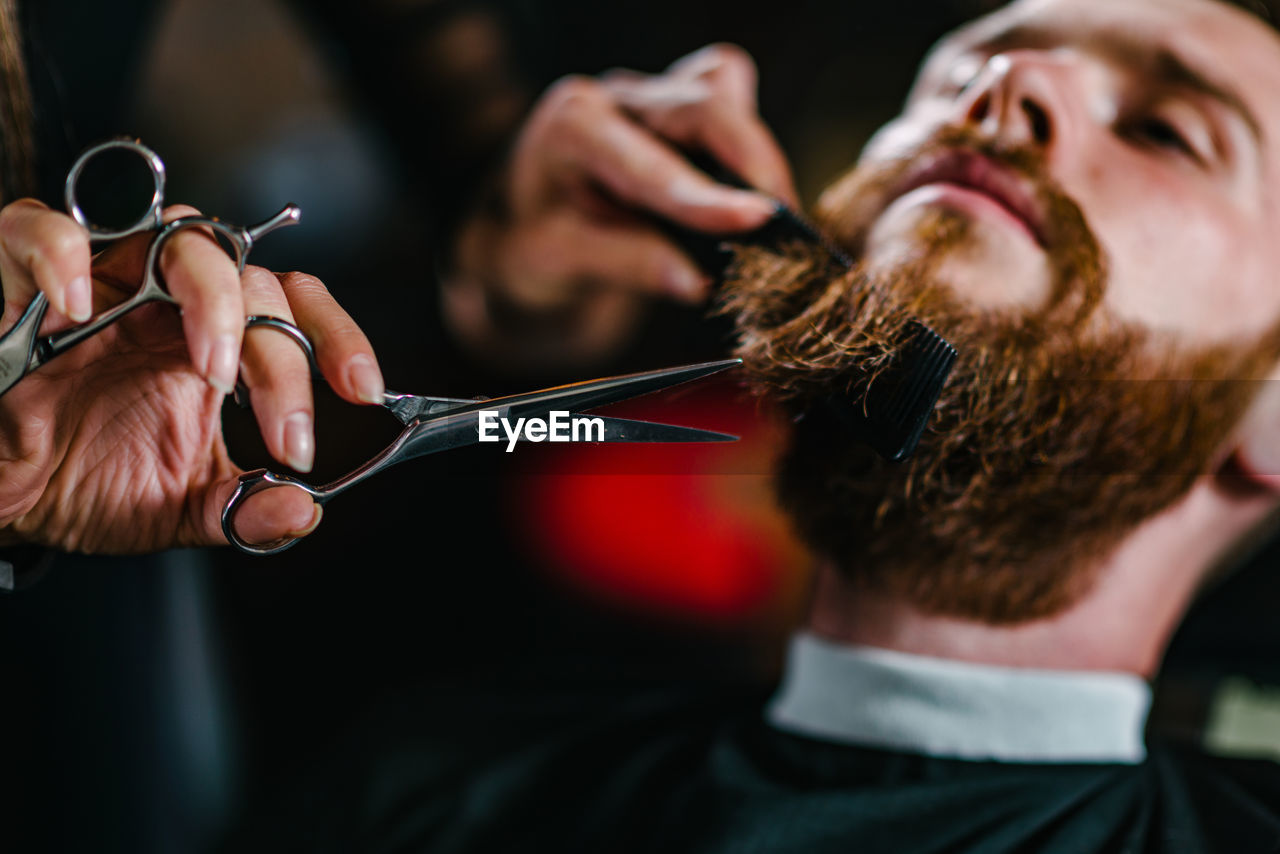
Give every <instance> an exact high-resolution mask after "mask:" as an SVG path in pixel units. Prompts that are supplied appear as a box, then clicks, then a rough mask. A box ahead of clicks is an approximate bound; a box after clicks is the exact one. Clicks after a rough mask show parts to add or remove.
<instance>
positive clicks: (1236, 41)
mask: <svg viewBox="0 0 1280 854" xmlns="http://www.w3.org/2000/svg"><path fill="white" fill-rule="evenodd" d="M1277 75H1280V39H1277V37H1276V36H1275V34H1274V33H1273V32H1271V31H1270V30H1268V29H1267V28H1266V27H1265V26H1264V25H1263V24H1262V23H1261V22H1259V21H1257V20H1255V19H1253V18H1252V17H1250V16H1248V15H1247V14H1245V13H1243V12H1240V11H1239V10H1236V9H1234V8H1231V7H1227V6H1225V5H1223V4H1220V3H1218V2H1212V0H1124V2H1115V0H1023V2H1020V3H1016V4H1014V5H1013V6H1011V7H1009V8H1006V9H1005V10H1002V11H1001V12H999V13H997V14H996V15H993V16H991V17H988V18H986V19H983V20H981V21H979V22H977V23H976V24H974V25H971V26H970V27H968V28H966V29H965V30H964V31H962V32H961V33H959V34H957V35H955V36H953V37H951V38H949V39H948V40H946V41H944V42H943V43H942V44H941V45H940V46H939V47H938V48H936V49H935V51H934V52H933V54H932V55H931V58H930V59H929V61H928V62H927V63H926V64H925V66H924V68H923V70H922V73H921V76H920V78H919V80H918V81H917V84H916V86H915V88H914V90H913V92H912V95H911V97H910V99H909V100H908V104H907V107H906V109H905V111H904V113H903V115H902V116H901V117H900V118H899V119H897V120H895V121H894V122H892V123H890V124H889V125H888V126H886V128H884V129H883V130H882V131H881V133H880V134H878V135H877V136H876V138H875V139H873V140H872V142H871V143H870V144H869V146H868V147H867V149H866V151H865V152H864V154H863V157H862V158H861V160H860V162H859V165H858V166H857V168H855V169H854V170H853V171H852V172H851V173H850V174H848V175H846V176H845V177H844V178H842V179H840V180H839V181H837V182H836V183H835V184H834V185H832V187H831V188H829V189H828V191H827V192H826V193H825V194H824V195H823V197H822V199H821V200H820V202H819V206H818V211H817V218H818V220H819V222H820V224H821V225H822V226H824V227H825V228H826V230H827V231H828V232H829V233H830V234H831V235H832V236H833V237H834V238H836V239H837V240H838V241H839V242H841V243H842V244H843V245H844V246H846V247H847V248H848V249H849V250H850V251H851V252H853V253H854V254H855V255H856V256H857V257H858V259H859V261H858V264H857V265H856V267H855V269H854V270H852V271H849V272H846V273H842V274H836V273H835V271H833V270H832V268H831V265H830V264H829V263H828V261H827V259H825V258H823V257H822V256H821V253H817V252H814V251H812V250H805V249H803V248H799V247H797V248H795V250H794V251H792V252H789V253H784V254H781V255H779V254H771V253H767V252H763V251H756V250H751V251H744V252H743V253H742V254H741V256H740V257H739V261H738V266H737V276H736V277H735V280H734V281H733V282H732V283H731V286H730V287H729V289H728V290H727V292H726V302H727V307H728V309H729V310H730V311H732V312H733V313H735V314H736V316H737V318H738V324H739V328H740V331H741V333H742V344H741V354H742V355H743V357H744V358H745V360H746V362H747V366H748V369H749V370H750V371H751V372H752V375H753V378H754V379H755V381H756V382H757V384H758V385H759V387H760V388H761V389H762V390H763V391H764V392H765V393H767V394H771V395H773V396H775V397H778V398H780V399H782V400H783V401H784V403H786V404H787V405H788V406H790V407H791V408H792V409H793V410H794V411H795V412H796V413H797V414H799V415H800V416H801V417H800V418H799V420H798V421H797V424H796V429H795V430H794V433H793V436H792V441H791V445H790V448H789V451H788V452H787V454H786V456H785V457H784V460H783V462H782V467H781V471H780V474H779V491H780V496H781V499H782V502H783V504H784V506H785V507H786V508H787V509H788V511H789V512H790V513H791V514H792V516H793V517H794V519H795V521H796V524H797V526H798V527H799V528H800V531H801V533H802V534H803V535H804V537H805V538H806V539H807V540H808V542H809V543H810V545H811V546H812V547H813V548H814V549H815V550H816V551H817V552H818V553H819V554H821V555H823V556H824V557H826V558H829V559H831V560H833V561H834V562H835V564H836V565H837V567H839V568H840V569H842V570H843V571H845V573H846V574H847V575H848V576H849V577H851V578H852V579H854V580H855V582H857V583H860V584H864V585H867V586H869V587H873V588H876V589H880V590H884V591H888V592H890V593H893V594H897V595H901V596H903V597H905V598H906V599H907V600H908V601H910V602H913V603H914V604H916V605H917V606H919V607H921V608H923V609H925V610H928V611H932V612H937V613H945V614H951V615H955V616H961V617H967V618H973V619H979V620H984V621H988V622H993V623H1011V622H1018V621H1023V620H1029V619H1034V618H1039V617H1044V616H1048V615H1051V614H1054V613H1057V612H1059V611H1061V610H1063V609H1064V608H1066V607H1068V606H1069V605H1070V604H1072V603H1073V602H1074V601H1076V600H1077V599H1078V598H1079V597H1080V596H1081V595H1082V594H1083V593H1084V592H1086V591H1087V590H1088V588H1089V585H1090V583H1091V581H1092V579H1093V575H1094V570H1095V569H1096V567H1097V565H1098V563H1099V561H1100V560H1101V559H1102V558H1103V557H1104V556H1105V555H1106V553H1107V552H1108V551H1109V550H1111V549H1113V548H1114V547H1115V546H1116V545H1117V544H1118V543H1119V542H1120V540H1121V539H1122V538H1123V537H1124V535H1125V534H1126V533H1128V532H1129V531H1131V530H1133V528H1134V527H1135V526H1136V525H1137V524H1138V523H1140V522H1141V521H1143V520H1144V519H1147V518H1149V517H1151V516H1153V515H1154V514H1156V513H1158V512H1160V511H1162V510H1164V509H1166V508H1168V507H1169V506H1170V505H1172V504H1173V503H1175V502H1176V501H1177V500H1178V499H1179V498H1181V497H1182V496H1183V495H1185V494H1186V492H1187V491H1188V489H1190V488H1191V486H1192V485H1193V484H1194V483H1195V482H1196V479H1197V478H1198V477H1200V476H1203V475H1205V474H1206V473H1208V472H1210V471H1212V470H1214V469H1216V468H1218V467H1220V466H1221V465H1222V464H1223V456H1224V454H1225V452H1226V451H1225V449H1227V448H1229V446H1230V442H1229V439H1230V438H1231V435H1232V431H1233V429H1234V428H1235V427H1236V425H1237V424H1238V422H1239V421H1240V419H1241V416H1242V415H1243V413H1244V412H1245V410H1246V409H1247V407H1248V405H1249V403H1250V401H1251V399H1252V398H1253V396H1254V394H1255V392H1256V391H1257V388H1258V383H1257V382H1256V381H1257V380H1259V379H1261V378H1263V377H1265V376H1267V375H1268V374H1269V372H1270V371H1271V369H1272V368H1273V366H1274V365H1275V362H1276V359H1277V356H1278V355H1280V322H1278V319H1280V287H1278V286H1277V282H1276V279H1277V271H1280V251H1278V250H1277V246H1278V245H1280V239H1277V238H1280V214H1278V213H1277V210H1276V204H1277V199H1276V190H1277V189H1278V186H1277V183H1276V177H1275V172H1274V165H1275V163H1276V162H1277V148H1276V146H1277V143H1276V140H1277V139H1280V89H1277V87H1274V86H1273V85H1272V84H1271V83H1270V81H1273V80H1275V79H1280V76H1277ZM911 318H918V319H920V320H922V321H924V322H925V323H927V324H928V325H930V326H932V327H933V328H934V329H935V330H936V331H938V332H939V333H941V334H942V335H943V336H944V337H946V338H947V339H948V340H950V341H951V342H952V343H953V344H954V345H955V346H956V347H957V349H958V350H959V353H960V355H959V358H958V360H957V364H956V368H955V370H954V371H953V373H952V376H951V378H950V380H949V382H948V385H947V387H946V388H945V389H944V391H943V395H942V398H941V399H940V401H939V404H938V407H937V410H936V411H935V414H934V416H933V419H932V421H931V426H930V430H929V431H928V432H927V433H926V435H925V437H924V439H923V440H922V442H921V445H920V447H919V449H918V450H917V451H916V453H915V455H914V456H913V457H912V459H911V460H909V461H908V462H907V463H905V464H899V465H893V464H886V463H884V462H882V461H880V460H878V459H876V458H875V457H874V455H873V454H872V453H870V452H869V451H868V450H866V449H865V448H864V447H863V446H861V445H860V444H859V443H858V442H857V441H856V440H854V439H853V438H851V437H850V435H849V434H848V433H847V432H846V431H844V430H843V429H841V427H840V426H839V422H838V421H835V420H833V419H831V418H828V417H825V416H824V411H825V410H824V406H825V404H824V401H825V400H827V399H828V398H830V396H831V395H833V394H836V395H841V396H844V397H845V398H849V399H852V400H853V401H854V402H855V405H856V403H857V402H858V401H860V400H861V396H862V395H863V394H864V393H865V391H866V388H867V385H868V383H869V382H871V383H873V382H874V377H875V376H876V372H877V370H878V369H879V368H881V367H883V366H884V364H885V363H886V361H887V360H888V359H889V358H890V355H891V354H892V353H893V351H894V350H895V348H896V347H897V346H898V345H899V344H901V342H902V328H903V325H904V324H905V323H906V322H907V321H908V320H910V319H911Z"/></svg>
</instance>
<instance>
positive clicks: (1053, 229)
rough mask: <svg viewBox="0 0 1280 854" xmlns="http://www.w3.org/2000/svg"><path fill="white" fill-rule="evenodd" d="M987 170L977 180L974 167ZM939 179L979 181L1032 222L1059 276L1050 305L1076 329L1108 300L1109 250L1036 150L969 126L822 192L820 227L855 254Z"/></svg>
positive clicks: (851, 173) (942, 132)
mask: <svg viewBox="0 0 1280 854" xmlns="http://www.w3.org/2000/svg"><path fill="white" fill-rule="evenodd" d="M975 163H976V164H977V165H980V166H981V167H982V168H981V169H980V170H979V171H981V172H983V173H986V175H985V177H983V178H982V179H981V180H979V181H974V180H973V178H972V177H971V176H972V173H973V172H974V170H973V169H972V168H971V167H972V166H973V165H975ZM933 181H952V182H954V183H961V184H977V187H976V188H977V189H979V190H981V191H984V192H987V193H988V194H989V195H994V196H996V197H997V200H998V201H1000V202H1001V203H1002V204H1004V205H1005V206H1006V207H1008V208H1011V209H1012V210H1013V212H1014V213H1015V214H1016V215H1018V216H1020V217H1021V218H1022V219H1023V220H1024V221H1026V222H1027V224H1028V227H1029V228H1030V230H1031V231H1032V232H1033V233H1034V234H1035V236H1036V238H1037V240H1038V242H1039V243H1040V245H1041V247H1042V249H1043V250H1044V252H1045V253H1046V256H1047V260H1048V262H1049V265H1050V269H1051V270H1052V273H1053V289H1052V291H1051V293H1050V302H1049V306H1047V307H1046V308H1062V307H1063V306H1069V307H1070V308H1071V309H1072V311H1073V313H1074V315H1075V316H1074V318H1070V320H1069V322H1070V323H1071V324H1072V325H1074V323H1078V322H1080V321H1083V319H1084V318H1086V317H1087V316H1088V315H1089V314H1090V313H1091V312H1092V311H1093V310H1094V309H1095V308H1096V307H1097V306H1098V303H1099V302H1100V301H1101V299H1102V295H1103V291H1104V289H1105V283H1106V269H1107V261H1106V256H1105V253H1104V252H1103V250H1102V248H1101V245H1100V244H1099V242H1098V239H1097V237H1096V236H1095V234H1094V232H1093V230H1092V228H1091V227H1090V226H1089V224H1088V221H1087V219H1086V217H1085V215H1084V212H1083V210H1082V209H1081V206H1080V205H1079V203H1077V202H1076V201H1075V199H1073V198H1072V197H1071V195H1070V194H1068V193H1067V192H1066V190H1065V189H1063V188H1062V186H1061V185H1060V184H1059V183H1058V182H1057V181H1056V180H1055V179H1054V178H1053V177H1052V176H1051V175H1050V173H1049V168H1048V164H1047V161H1046V158H1045V155H1044V153H1043V152H1042V151H1041V150H1040V149H1039V148H1038V147H1035V146H1028V145H1010V144H1007V143H1002V142H1000V141H998V140H994V139H992V138H990V137H988V136H985V135H981V134H978V133H976V132H974V131H973V130H971V129H969V128H967V127H952V126H948V127H943V128H940V129H939V130H938V131H937V132H935V133H934V134H933V135H932V136H930V137H928V138H927V139H925V140H923V141H921V142H920V143H918V144H917V145H915V146H914V147H912V148H910V149H908V150H905V151H903V152H902V153H900V154H899V155H897V156H896V157H893V158H892V159H889V160H884V161H878V162H868V163H863V164H858V165H855V166H853V167H852V168H851V169H850V170H848V171H847V172H846V173H845V174H844V175H843V176H841V177H840V178H839V179H837V180H836V181H835V182H833V183H832V185H831V186H830V187H829V188H828V189H827V190H826V191H825V192H824V193H823V194H822V196H821V198H820V199H819V200H818V204H817V206H816V209H815V211H814V219H815V222H816V223H817V224H818V226H819V227H820V228H821V229H822V230H823V231H824V232H825V233H826V234H827V235H828V236H829V237H830V238H831V239H832V240H833V241H835V242H836V243H837V244H838V245H840V246H841V247H843V248H844V249H846V250H847V251H849V252H850V253H852V254H853V255H854V257H860V256H861V254H862V252H863V250H864V246H865V241H866V237H867V234H868V232H869V231H870V230H871V227H872V226H873V225H874V224H875V222H876V220H877V218H878V217H879V216H880V215H881V214H883V213H884V211H885V209H886V208H888V207H889V206H890V205H891V204H892V203H893V202H894V201H896V200H897V199H898V198H900V197H901V196H903V195H905V194H906V193H907V192H910V191H911V190H913V189H916V188H918V187H919V186H923V185H924V184H925V183H931V182H933Z"/></svg>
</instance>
